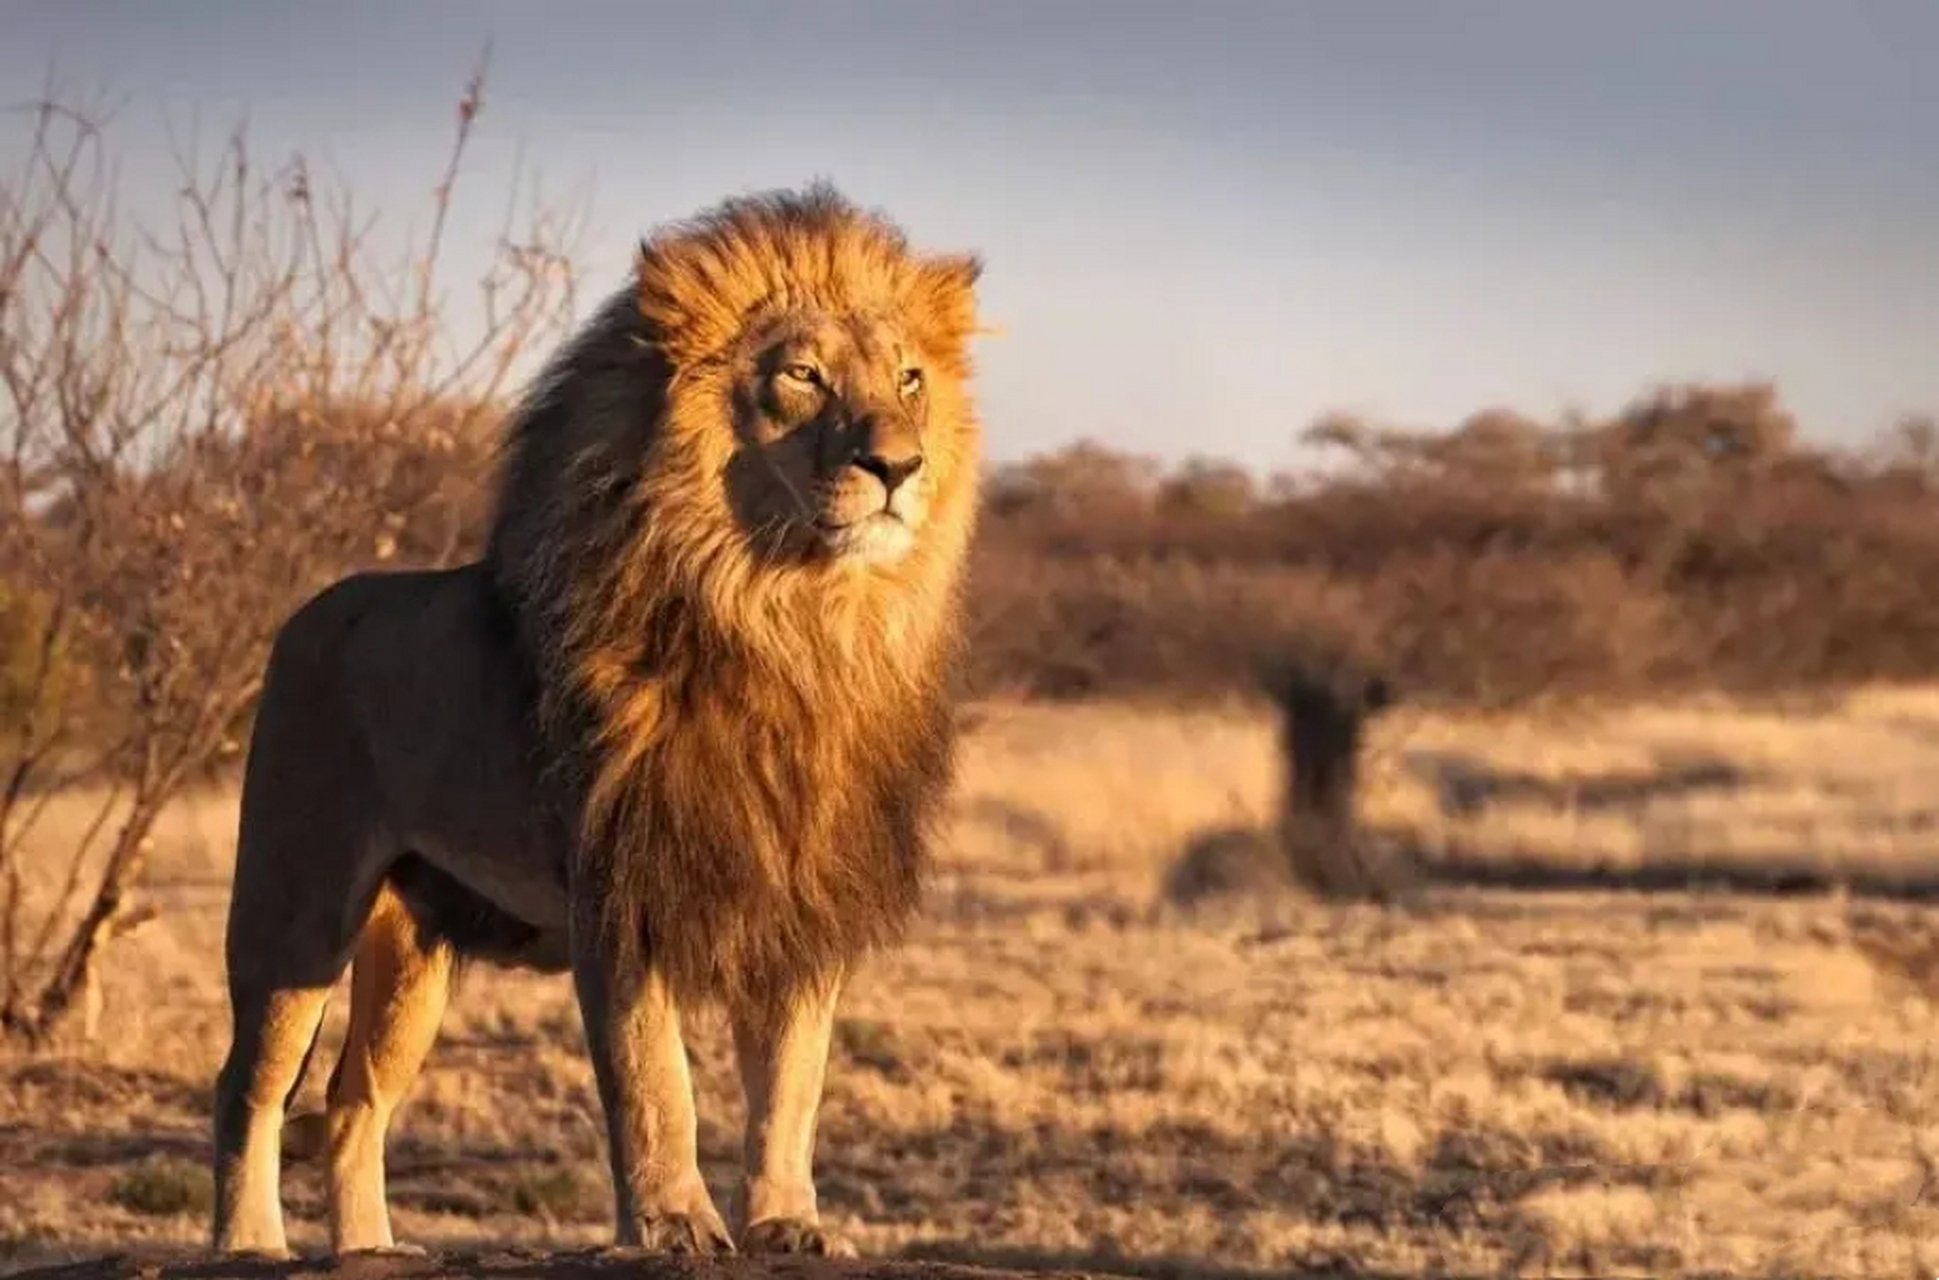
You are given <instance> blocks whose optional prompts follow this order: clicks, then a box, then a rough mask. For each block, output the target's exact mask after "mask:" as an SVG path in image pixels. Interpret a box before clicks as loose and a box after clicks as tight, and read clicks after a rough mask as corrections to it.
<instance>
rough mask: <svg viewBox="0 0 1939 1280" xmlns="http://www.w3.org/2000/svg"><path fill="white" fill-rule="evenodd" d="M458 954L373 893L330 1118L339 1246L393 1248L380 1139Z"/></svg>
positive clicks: (419, 1055) (396, 901) (333, 1234)
mask: <svg viewBox="0 0 1939 1280" xmlns="http://www.w3.org/2000/svg"><path fill="white" fill-rule="evenodd" d="M453 960H454V953H453V950H452V948H451V946H450V945H449V944H448V943H447V942H445V941H444V940H443V939H441V938H440V937H438V936H437V935H436V934H435V933H433V932H432V931H431V930H430V929H428V928H425V927H424V926H423V925H422V924H421V923H420V921H419V920H418V919H417V918H416V917H414V916H413V915H412V914H411V912H410V910H409V909H408V908H407V906H406V905H405V902H404V900H403V899H402V898H401V897H400V896H399V895H398V893H397V892H396V890H394V889H393V888H392V887H390V886H389V885H386V886H385V887H384V888H383V889H382V890H380V891H379V893H378V895H377V901H376V903H375V904H374V906H373V907H372V909H371V913H370V918H369V919H368V920H367V921H366V922H365V923H364V928H363V933H362V934H361V936H360V937H359V939H358V942H357V955H356V959H355V960H354V961H353V962H352V965H351V970H350V1024H349V1027H348V1028H347V1029H346V1030H345V1033H344V1041H343V1051H342V1056H341V1057H340V1058H339V1059H338V1062H337V1067H336V1070H335V1071H333V1072H332V1073H331V1076H330V1087H329V1103H328V1107H329V1109H328V1112H327V1116H326V1126H327V1130H326V1131H327V1138H326V1143H327V1147H328V1154H329V1187H330V1193H329V1195H330V1241H331V1247H332V1248H333V1249H334V1250H335V1251H336V1252H337V1253H351V1252H356V1251H368V1250H386V1249H396V1248H397V1244H396V1242H395V1241H394V1240H393V1239H392V1237H391V1226H390V1211H389V1209H388V1207H387V1206H386V1203H385V1186H384V1183H385V1179H384V1139H385V1135H386V1134H387V1133H388V1132H389V1129H390V1124H391V1121H392V1119H393V1118H394V1117H395V1116H396V1114H397V1109H398V1107H399V1105H400V1104H401V1103H402V1102H403V1100H404V1095H405V1094H406V1093H407V1092H409V1090H410V1087H411V1085H412V1083H413V1082H414V1081H415V1080H416V1079H417V1075H418V1072H419V1071H420V1070H421V1069H422V1068H423V1066H424V1060H425V1058H426V1057H427V1056H428V1055H429V1054H430V1052H431V1046H432V1044H433V1043H434V1042H435V1041H436V1039H437V1034H438V1024H439V1023H440V1022H441V1021H442V1020H443V1018H444V1009H445V1004H446V1001H447V1000H448V999H449V996H450V991H451V974H452V965H453Z"/></svg>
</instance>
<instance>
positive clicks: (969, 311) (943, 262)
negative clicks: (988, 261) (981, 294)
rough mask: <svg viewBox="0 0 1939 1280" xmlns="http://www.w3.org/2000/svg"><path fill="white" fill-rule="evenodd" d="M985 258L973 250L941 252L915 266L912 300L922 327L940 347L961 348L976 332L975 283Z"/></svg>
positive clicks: (981, 270)
mask: <svg viewBox="0 0 1939 1280" xmlns="http://www.w3.org/2000/svg"><path fill="white" fill-rule="evenodd" d="M982 278H983V260H982V258H980V257H978V256H977V255H976V254H973V253H953V254H939V255H937V256H935V257H931V258H925V259H924V260H923V261H922V263H921V265H920V266H918V267H917V268H916V282H915V290H914V295H915V296H914V297H913V298H912V299H911V300H910V301H911V303H912V304H913V310H914V311H915V314H916V315H917V317H918V318H919V321H920V323H921V324H922V326H923V328H924V329H926V330H928V331H929V334H930V336H931V338H932V339H933V340H934V341H935V342H936V343H937V344H939V345H940V346H943V347H945V348H947V349H950V350H953V351H960V350H962V349H963V348H964V347H965V346H966V345H968V343H969V339H970V335H971V334H973V333H975V332H976V328H977V325H976V283H977V281H978V280H980V279H982Z"/></svg>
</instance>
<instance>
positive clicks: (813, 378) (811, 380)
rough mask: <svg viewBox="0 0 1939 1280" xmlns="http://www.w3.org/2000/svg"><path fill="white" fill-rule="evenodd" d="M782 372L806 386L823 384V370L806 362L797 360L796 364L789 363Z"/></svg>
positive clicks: (786, 376)
mask: <svg viewBox="0 0 1939 1280" xmlns="http://www.w3.org/2000/svg"><path fill="white" fill-rule="evenodd" d="M781 374H782V376H783V377H785V378H787V379H789V380H790V381H793V382H799V383H801V384H802V385H804V386H810V387H818V386H820V385H821V370H819V369H817V368H815V366H813V365H811V364H807V363H805V362H801V361H797V362H795V363H794V364H791V365H788V366H786V367H785V368H783V369H782V370H781Z"/></svg>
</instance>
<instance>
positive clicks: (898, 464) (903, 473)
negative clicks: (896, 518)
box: [855, 453, 922, 493]
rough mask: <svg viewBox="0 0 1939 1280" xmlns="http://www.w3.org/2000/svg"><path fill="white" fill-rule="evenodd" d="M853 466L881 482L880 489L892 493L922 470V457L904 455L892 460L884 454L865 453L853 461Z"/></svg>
mask: <svg viewBox="0 0 1939 1280" xmlns="http://www.w3.org/2000/svg"><path fill="white" fill-rule="evenodd" d="M855 465H856V466H858V467H860V468H861V469H862V470H864V471H866V472H868V473H869V474H870V475H872V476H874V477H875V478H876V479H877V480H880V481H881V482H882V487H883V488H884V489H887V490H888V491H889V492H890V493H894V492H895V491H896V490H897V489H899V488H901V487H902V482H903V481H905V480H907V479H908V478H909V477H910V476H912V475H914V474H916V472H918V471H920V470H922V455H921V454H919V453H910V454H904V455H903V456H901V457H897V458H892V457H890V456H889V455H888V454H885V453H865V454H862V455H860V456H858V457H857V458H856V459H855Z"/></svg>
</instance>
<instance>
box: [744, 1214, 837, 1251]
mask: <svg viewBox="0 0 1939 1280" xmlns="http://www.w3.org/2000/svg"><path fill="white" fill-rule="evenodd" d="M741 1252H743V1253H799V1254H810V1255H813V1256H815V1257H818V1258H855V1257H860V1256H861V1255H860V1253H859V1252H858V1251H857V1250H856V1248H855V1245H854V1243H853V1242H852V1241H850V1240H849V1239H848V1238H847V1237H846V1236H842V1235H839V1234H837V1233H836V1232H834V1231H831V1230H829V1229H828V1228H827V1227H824V1226H822V1225H820V1224H819V1223H814V1222H807V1221H804V1220H803V1219H801V1218H764V1219H762V1220H761V1221H760V1222H756V1223H753V1224H751V1225H749V1226H748V1228H747V1229H746V1230H745V1231H743V1232H741Z"/></svg>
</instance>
